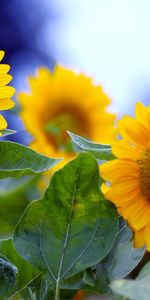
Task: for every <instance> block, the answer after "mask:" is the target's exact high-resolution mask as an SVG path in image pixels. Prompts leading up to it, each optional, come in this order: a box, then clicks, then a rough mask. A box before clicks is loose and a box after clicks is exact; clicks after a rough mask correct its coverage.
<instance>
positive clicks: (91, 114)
mask: <svg viewBox="0 0 150 300" xmlns="http://www.w3.org/2000/svg"><path fill="white" fill-rule="evenodd" d="M29 85H30V88H31V94H26V93H21V94H19V102H20V103H21V106H22V112H21V117H22V119H23V121H24V124H25V126H26V128H27V130H28V131H29V132H30V133H31V134H32V135H33V142H32V143H31V145H30V146H31V147H32V148H33V149H35V150H37V151H39V152H42V153H43V154H46V155H48V156H52V157H63V158H64V163H65V162H66V161H68V160H69V159H71V158H72V157H73V149H72V146H71V143H70V139H69V137H68V135H67V133H66V130H70V131H72V132H74V133H76V134H80V135H83V136H84V137H87V138H89V139H92V140H93V141H96V142H100V141H101V142H104V143H106V142H110V141H112V140H113V139H114V136H115V129H114V119H115V116H114V115H113V114H111V113H108V112H106V106H107V105H108V104H109V103H110V100H109V99H108V98H107V96H106V95H105V94H104V92H103V90H102V88H101V87H100V86H95V85H94V84H93V83H92V80H91V79H90V78H88V77H86V76H84V75H83V74H76V73H74V72H73V71H71V70H68V69H65V68H63V67H60V66H56V67H55V69H54V72H50V71H49V70H48V69H46V68H40V69H39V70H38V74H37V77H30V78H29Z"/></svg>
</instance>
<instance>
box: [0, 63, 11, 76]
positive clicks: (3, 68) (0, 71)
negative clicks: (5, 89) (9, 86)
mask: <svg viewBox="0 0 150 300" xmlns="http://www.w3.org/2000/svg"><path fill="white" fill-rule="evenodd" d="M9 70H10V66H9V65H5V64H2V65H0V74H6V73H8V72H9Z"/></svg>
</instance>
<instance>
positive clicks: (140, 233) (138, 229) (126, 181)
mask: <svg viewBox="0 0 150 300" xmlns="http://www.w3.org/2000/svg"><path fill="white" fill-rule="evenodd" d="M135 115H136V116H135V118H132V117H129V116H125V117H123V119H122V120H120V121H119V123H118V130H119V133H120V135H121V137H122V140H118V141H116V142H114V143H113V144H112V151H113V153H114V155H115V156H116V157H117V158H116V159H114V160H113V161H111V162H107V163H105V164H103V165H102V166H101V168H100V171H101V175H102V177H103V178H104V179H105V180H106V181H107V182H109V185H107V184H104V185H103V186H102V190H103V192H104V193H105V195H106V198H107V199H109V200H110V201H112V202H113V203H114V204H115V205H116V207H117V209H118V211H119V213H120V214H121V215H122V216H123V217H124V219H126V220H127V222H128V224H129V225H130V226H131V228H132V230H133V231H134V233H135V234H134V237H135V239H134V241H135V246H136V247H142V246H144V245H146V246H147V249H148V251H150V106H147V107H146V106H144V105H143V104H142V103H137V105H136V112H135Z"/></svg>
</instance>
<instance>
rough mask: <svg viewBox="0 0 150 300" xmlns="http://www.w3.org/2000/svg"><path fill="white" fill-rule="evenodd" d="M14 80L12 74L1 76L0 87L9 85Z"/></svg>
mask: <svg viewBox="0 0 150 300" xmlns="http://www.w3.org/2000/svg"><path fill="white" fill-rule="evenodd" d="M11 80H12V76H11V75H10V74H0V87H1V86H4V85H6V84H8V83H9V82H10V81H11Z"/></svg>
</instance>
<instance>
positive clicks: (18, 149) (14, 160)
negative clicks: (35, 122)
mask: <svg viewBox="0 0 150 300" xmlns="http://www.w3.org/2000/svg"><path fill="white" fill-rule="evenodd" d="M58 162H60V159H53V158H49V157H46V156H44V155H42V154H39V153H37V152H35V151H34V150H32V149H30V148H28V147H25V146H22V145H19V144H16V143H13V142H6V141H1V142H0V179H2V178H7V177H18V176H23V175H35V174H39V173H41V172H45V171H47V170H49V169H51V168H52V167H53V166H54V165H56V164H57V163H58Z"/></svg>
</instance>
